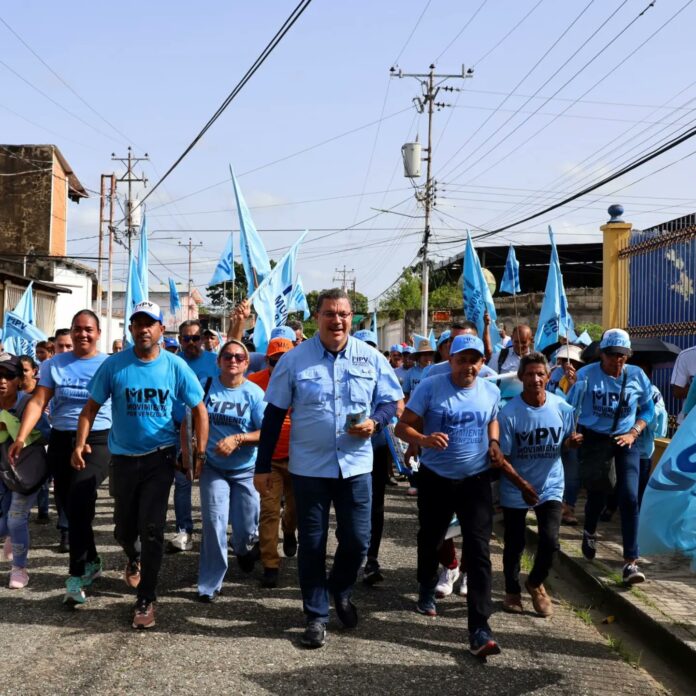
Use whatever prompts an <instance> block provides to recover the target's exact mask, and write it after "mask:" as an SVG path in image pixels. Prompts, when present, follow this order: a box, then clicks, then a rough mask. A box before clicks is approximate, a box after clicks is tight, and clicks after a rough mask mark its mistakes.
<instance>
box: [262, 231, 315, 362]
mask: <svg viewBox="0 0 696 696" xmlns="http://www.w3.org/2000/svg"><path fill="white" fill-rule="evenodd" d="M306 234H307V232H303V233H302V235H301V237H300V238H299V239H298V240H297V241H296V242H295V243H294V244H293V245H292V247H291V248H290V250H289V251H288V252H287V253H286V254H285V256H283V258H282V259H281V260H280V262H279V263H278V265H277V266H276V267H275V268H274V269H273V270H272V271H271V272H270V274H269V275H268V276H266V278H265V279H264V281H263V282H262V283H261V284H260V285H259V287H258V288H256V290H255V291H254V293H253V295H252V297H251V298H250V300H251V302H252V303H253V305H254V309H255V310H256V317H257V318H256V328H255V329H254V345H255V346H256V350H257V351H258V352H259V353H265V352H266V348H267V347H268V341H269V340H270V337H271V330H272V329H274V328H275V327H276V326H283V324H285V322H286V321H287V318H288V312H289V309H288V308H289V304H290V296H291V294H292V289H293V286H294V284H295V283H294V278H295V261H296V259H297V252H298V250H299V248H300V244H301V243H302V240H303V239H304V238H305V235H306Z"/></svg>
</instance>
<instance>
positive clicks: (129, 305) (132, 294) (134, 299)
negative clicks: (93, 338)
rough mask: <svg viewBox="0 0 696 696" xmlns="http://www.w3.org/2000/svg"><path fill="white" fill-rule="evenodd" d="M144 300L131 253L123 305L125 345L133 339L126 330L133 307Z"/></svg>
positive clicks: (136, 267)
mask: <svg viewBox="0 0 696 696" xmlns="http://www.w3.org/2000/svg"><path fill="white" fill-rule="evenodd" d="M144 300H145V298H144V297H143V289H142V287H141V285H140V278H139V277H138V266H137V264H136V262H135V259H134V258H133V252H132V251H131V253H130V257H129V261H128V280H127V282H126V299H125V303H124V305H123V340H124V341H125V342H126V343H130V344H132V343H133V338H132V336H131V334H130V331H129V330H128V325H129V323H130V322H129V319H130V315H131V313H132V312H133V308H134V307H135V305H137V304H139V303H140V302H143V301H144Z"/></svg>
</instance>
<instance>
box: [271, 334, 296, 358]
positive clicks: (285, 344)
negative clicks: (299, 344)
mask: <svg viewBox="0 0 696 696" xmlns="http://www.w3.org/2000/svg"><path fill="white" fill-rule="evenodd" d="M294 347H295V346H294V345H293V343H292V341H290V340H288V339H287V338H282V337H281V336H279V337H278V338H272V339H271V340H270V341H269V343H268V348H267V349H266V355H277V354H278V353H287V352H288V351H289V350H292V349H293V348H294Z"/></svg>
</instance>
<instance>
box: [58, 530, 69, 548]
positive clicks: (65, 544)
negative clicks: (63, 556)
mask: <svg viewBox="0 0 696 696" xmlns="http://www.w3.org/2000/svg"><path fill="white" fill-rule="evenodd" d="M69 551H70V537H69V536H68V533H67V532H61V533H60V541H59V542H58V553H68V552H69Z"/></svg>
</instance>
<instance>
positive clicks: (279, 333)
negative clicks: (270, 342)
mask: <svg viewBox="0 0 696 696" xmlns="http://www.w3.org/2000/svg"><path fill="white" fill-rule="evenodd" d="M271 338H287V339H288V341H292V342H293V343H294V342H295V341H296V340H297V336H295V332H294V331H293V330H292V329H291V328H290V327H289V326H276V327H275V329H271Z"/></svg>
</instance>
